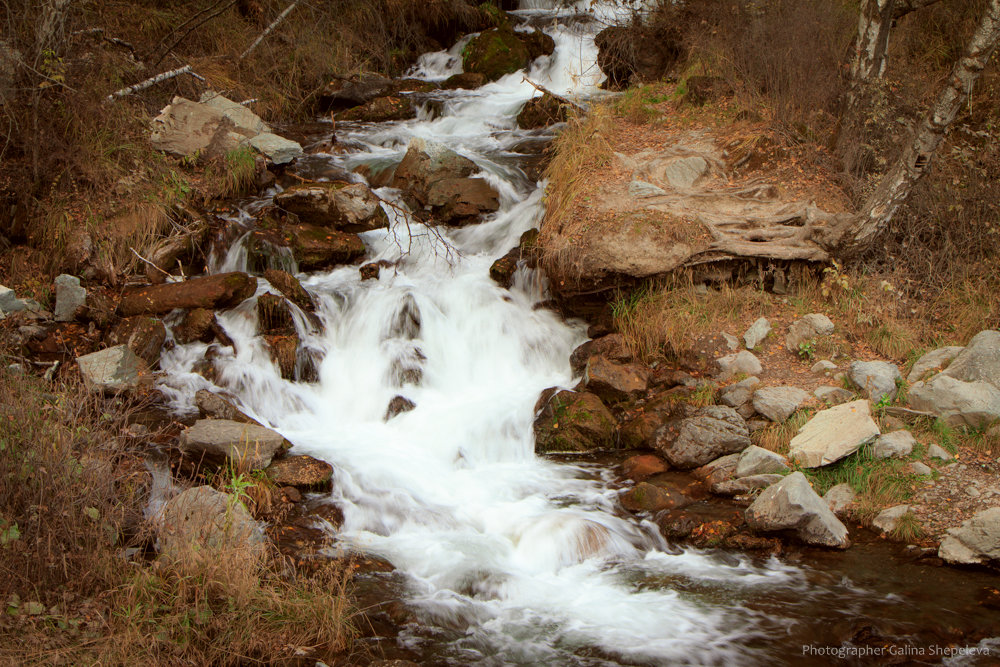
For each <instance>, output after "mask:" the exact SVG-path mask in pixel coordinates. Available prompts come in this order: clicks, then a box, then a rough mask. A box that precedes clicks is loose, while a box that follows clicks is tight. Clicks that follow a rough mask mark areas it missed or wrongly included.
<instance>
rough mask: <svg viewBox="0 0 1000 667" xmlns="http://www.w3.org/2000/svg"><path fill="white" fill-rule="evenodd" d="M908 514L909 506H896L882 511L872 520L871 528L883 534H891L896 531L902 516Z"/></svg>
mask: <svg viewBox="0 0 1000 667" xmlns="http://www.w3.org/2000/svg"><path fill="white" fill-rule="evenodd" d="M909 512H910V506H909V505H896V506H895V507H890V508H888V509H884V510H882V511H881V512H879V513H878V515H877V516H876V517H875V518H874V519H872V526H874V527H875V528H877V529H878V530H880V531H881V532H882V533H883V534H885V533H891V532H892V531H894V530H896V526H898V525H899V521H900V519H902V518H903V516H904V515H906V514H908V513H909Z"/></svg>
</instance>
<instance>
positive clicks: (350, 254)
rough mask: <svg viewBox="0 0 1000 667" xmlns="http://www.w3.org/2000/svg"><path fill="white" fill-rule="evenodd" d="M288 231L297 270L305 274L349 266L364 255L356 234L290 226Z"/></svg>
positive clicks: (360, 241)
mask: <svg viewBox="0 0 1000 667" xmlns="http://www.w3.org/2000/svg"><path fill="white" fill-rule="evenodd" d="M287 230H288V232H289V233H290V234H291V237H292V252H293V254H294V255H295V259H296V261H298V263H299V268H301V269H303V270H306V271H312V270H321V269H328V268H330V267H331V266H337V265H338V264H349V263H350V262H353V261H354V260H355V259H357V258H359V257H363V256H364V254H365V244H364V242H363V241H362V240H361V239H360V238H359V237H358V235H357V234H350V233H348V232H338V231H335V230H331V229H326V228H324V227H316V226H315V225H290V226H288V228H287Z"/></svg>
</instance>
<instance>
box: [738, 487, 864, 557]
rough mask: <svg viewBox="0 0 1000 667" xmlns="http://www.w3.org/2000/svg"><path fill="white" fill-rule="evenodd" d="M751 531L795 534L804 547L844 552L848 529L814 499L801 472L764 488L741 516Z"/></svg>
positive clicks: (819, 500)
mask: <svg viewBox="0 0 1000 667" xmlns="http://www.w3.org/2000/svg"><path fill="white" fill-rule="evenodd" d="M744 516H745V517H746V521H747V525H748V526H750V528H752V529H753V530H760V531H776V530H794V531H795V532H796V534H797V535H798V536H799V539H801V540H802V541H803V542H805V543H806V544H814V545H818V546H825V547H835V548H838V549H846V548H847V547H849V546H850V545H851V542H850V540H849V539H848V536H847V527H846V526H844V524H842V523H841V522H840V520H839V519H837V517H836V516H835V515H834V513H833V512H832V511H830V508H829V506H828V505H827V504H826V503H825V502H824V501H823V499H822V498H820V497H819V496H818V495H816V492H815V491H813V488H812V487H811V486H810V485H809V481H808V480H807V479H806V477H805V475H803V474H802V473H801V472H793V473H792V474H791V475H788V476H787V477H785V478H784V479H782V480H781V481H780V482H778V483H777V484H774V485H772V486H769V487H767V488H766V489H764V491H762V492H761V494H760V496H758V498H757V500H755V501H754V503H753V504H752V505H750V507H748V508H747V510H746V513H745V515H744Z"/></svg>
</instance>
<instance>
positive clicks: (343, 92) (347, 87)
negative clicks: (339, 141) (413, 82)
mask: <svg viewBox="0 0 1000 667" xmlns="http://www.w3.org/2000/svg"><path fill="white" fill-rule="evenodd" d="M394 89H395V84H394V82H393V80H392V79H389V78H387V77H384V76H382V75H380V74H373V73H367V72H366V73H363V74H359V75H356V76H353V77H345V78H337V79H334V80H333V81H331V82H330V83H328V84H327V85H326V86H325V87H324V88H323V90H321V91H320V93H319V95H318V100H317V101H318V104H319V107H320V109H321V110H323V111H340V110H343V109H350V108H351V107H356V106H358V105H361V104H364V103H365V102H368V101H370V100H373V99H375V98H376V97H382V96H385V95H387V94H389V93H391V92H392V91H393V90H394Z"/></svg>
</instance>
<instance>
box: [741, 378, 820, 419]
mask: <svg viewBox="0 0 1000 667" xmlns="http://www.w3.org/2000/svg"><path fill="white" fill-rule="evenodd" d="M807 400H809V394H807V393H806V392H805V391H803V390H801V389H799V388H798V387H763V388H761V389H758V390H757V391H755V392H754V394H753V409H754V410H756V411H757V412H759V413H760V414H762V415H764V416H765V417H767V418H768V419H770V420H771V421H773V422H778V423H779V424H780V423H781V422H783V421H785V420H786V419H788V418H789V417H791V416H792V413H793V412H795V411H796V410H798V409H799V407H800V406H801V405H802V404H803V403H805V402H806V401H807Z"/></svg>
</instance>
